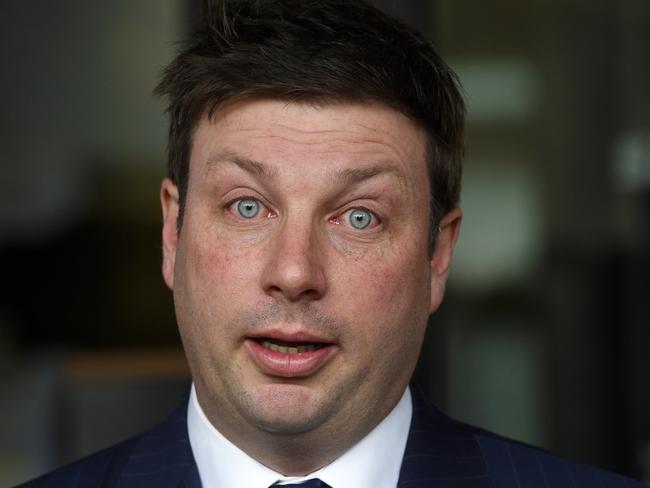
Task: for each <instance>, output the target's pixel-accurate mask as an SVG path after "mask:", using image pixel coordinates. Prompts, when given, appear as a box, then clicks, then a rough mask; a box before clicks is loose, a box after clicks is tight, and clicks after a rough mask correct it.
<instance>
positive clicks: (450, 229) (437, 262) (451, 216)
mask: <svg viewBox="0 0 650 488" xmlns="http://www.w3.org/2000/svg"><path fill="white" fill-rule="evenodd" d="M462 218H463V213H462V211H461V210H460V208H455V209H453V210H452V211H451V212H449V213H448V214H447V215H445V216H444V217H443V218H442V220H441V221H440V226H439V230H438V238H437V239H436V248H435V249H434V251H433V256H431V302H430V304H429V313H433V312H435V311H436V310H437V309H438V307H439V306H440V303H442V299H443V297H444V295H445V286H446V283H447V274H448V273H449V266H450V265H451V258H452V256H453V254H454V247H455V246H456V242H457V241H458V236H459V235H460V222H461V220H462Z"/></svg>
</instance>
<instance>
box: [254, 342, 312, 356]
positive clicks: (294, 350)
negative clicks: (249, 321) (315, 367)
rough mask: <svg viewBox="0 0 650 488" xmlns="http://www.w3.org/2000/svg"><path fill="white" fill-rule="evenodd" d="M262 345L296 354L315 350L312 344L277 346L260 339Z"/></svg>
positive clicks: (284, 352) (285, 352) (272, 349)
mask: <svg viewBox="0 0 650 488" xmlns="http://www.w3.org/2000/svg"><path fill="white" fill-rule="evenodd" d="M262 346H264V347H266V348H267V349H270V350H271V351H277V352H281V353H283V354H297V353H299V352H311V351H315V350H316V346H315V345H314V344H306V345H302V346H295V347H294V346H279V345H278V344H274V343H272V342H269V341H262Z"/></svg>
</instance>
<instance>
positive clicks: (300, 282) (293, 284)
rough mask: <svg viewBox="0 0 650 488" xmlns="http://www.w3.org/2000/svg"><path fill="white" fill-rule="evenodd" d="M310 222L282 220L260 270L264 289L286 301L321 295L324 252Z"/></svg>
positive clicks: (301, 300)
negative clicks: (282, 222) (299, 222)
mask: <svg viewBox="0 0 650 488" xmlns="http://www.w3.org/2000/svg"><path fill="white" fill-rule="evenodd" d="M316 234H317V232H316V231H315V230H314V229H312V225H311V224H300V225H299V224H297V223H295V222H293V223H292V222H289V221H286V222H284V224H283V225H282V226H280V227H279V228H278V232H277V234H276V235H274V236H273V238H272V239H271V240H270V243H269V247H268V248H267V252H268V254H267V262H266V265H265V267H264V271H263V273H262V287H263V289H264V291H265V292H266V293H267V294H268V295H270V296H272V297H274V298H276V299H280V300H285V301H288V302H310V301H313V300H318V299H320V298H322V297H323V296H324V295H325V292H326V289H327V279H326V275H325V269H324V264H325V263H324V256H323V253H322V251H321V246H320V245H319V239H318V236H317V235H316Z"/></svg>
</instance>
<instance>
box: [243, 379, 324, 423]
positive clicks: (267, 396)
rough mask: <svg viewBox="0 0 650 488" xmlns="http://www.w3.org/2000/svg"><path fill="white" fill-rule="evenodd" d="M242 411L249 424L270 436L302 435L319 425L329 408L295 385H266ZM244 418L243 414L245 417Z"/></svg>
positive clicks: (309, 392)
mask: <svg viewBox="0 0 650 488" xmlns="http://www.w3.org/2000/svg"><path fill="white" fill-rule="evenodd" d="M253 396H254V397H255V396H256V397H257V398H255V399H254V402H253V404H252V405H249V407H252V408H248V409H246V410H248V412H247V414H248V415H247V416H248V417H249V419H248V420H249V422H250V423H251V424H253V425H255V426H256V427H257V428H259V429H260V430H263V431H265V432H269V433H273V434H283V435H297V434H304V433H306V432H309V431H311V430H314V429H315V428H317V427H318V426H320V425H321V424H322V423H323V422H324V421H325V419H326V418H327V416H328V415H327V413H328V411H329V410H330V409H328V408H327V405H323V404H322V403H323V402H322V401H319V399H318V398H316V397H315V396H314V392H313V391H309V389H308V388H305V387H303V386H298V385H268V386H265V387H263V388H261V391H260V390H258V392H257V395H255V394H253ZM245 415H246V414H245Z"/></svg>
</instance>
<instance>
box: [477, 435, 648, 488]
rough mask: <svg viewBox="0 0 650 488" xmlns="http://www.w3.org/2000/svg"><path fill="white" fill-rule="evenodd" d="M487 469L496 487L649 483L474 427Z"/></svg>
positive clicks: (633, 487) (634, 487) (627, 487)
mask: <svg viewBox="0 0 650 488" xmlns="http://www.w3.org/2000/svg"><path fill="white" fill-rule="evenodd" d="M473 435H474V439H475V440H476V443H477V445H478V446H479V449H480V452H481V456H482V458H483V460H484V463H485V469H486V471H487V472H488V474H489V476H490V477H491V478H493V479H495V480H499V484H498V485H497V486H501V485H503V486H540V487H545V486H567V487H575V488H588V487H602V488H610V487H611V488H614V487H620V488H643V487H647V485H645V484H643V483H641V482H639V481H635V480H632V479H629V478H626V477H624V476H621V475H619V474H615V473H612V472H609V471H605V470H603V469H600V468H596V467H594V466H588V465H585V464H579V463H575V462H572V461H569V460H567V459H565V458H563V457H561V456H558V455H556V454H553V453H550V452H548V451H545V450H543V449H540V448H538V447H534V446H530V445H528V444H524V443H522V442H517V441H513V440H511V439H506V438H503V437H500V436H497V435H495V434H492V433H490V432H486V431H483V430H480V429H475V430H474V434H473Z"/></svg>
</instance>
